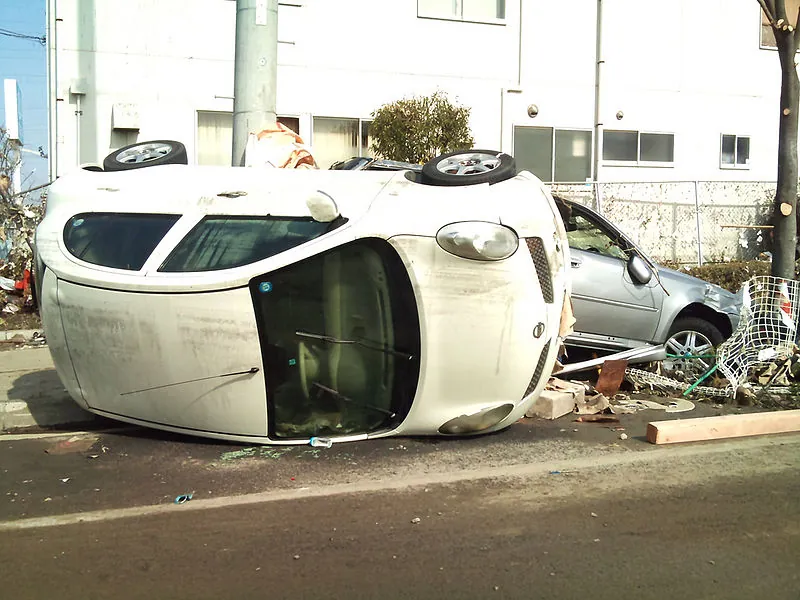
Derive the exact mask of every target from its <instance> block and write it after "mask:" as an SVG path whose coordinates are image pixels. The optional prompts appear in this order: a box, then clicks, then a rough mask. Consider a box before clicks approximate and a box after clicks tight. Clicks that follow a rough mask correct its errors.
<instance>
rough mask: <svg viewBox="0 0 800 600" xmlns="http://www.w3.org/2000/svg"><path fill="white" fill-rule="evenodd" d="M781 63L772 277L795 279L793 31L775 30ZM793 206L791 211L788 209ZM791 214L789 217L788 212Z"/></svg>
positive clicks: (799, 91) (797, 94) (798, 90)
mask: <svg viewBox="0 0 800 600" xmlns="http://www.w3.org/2000/svg"><path fill="white" fill-rule="evenodd" d="M775 40H776V42H777V46H778V56H779V57H780V61H781V106H780V108H781V113H780V128H779V132H778V189H777V194H776V196H775V229H774V239H773V252H772V275H773V276H775V277H782V278H784V279H794V277H795V272H794V270H795V266H794V264H795V263H794V260H795V247H796V246H797V215H796V212H797V125H798V105H800V80H798V77H797V67H796V65H795V53H796V51H797V46H796V44H795V40H794V32H792V31H788V32H787V31H783V30H776V31H775ZM785 205H788V206H789V207H791V211H788V210H787V208H786V206H785ZM787 212H788V213H789V214H786V213H787Z"/></svg>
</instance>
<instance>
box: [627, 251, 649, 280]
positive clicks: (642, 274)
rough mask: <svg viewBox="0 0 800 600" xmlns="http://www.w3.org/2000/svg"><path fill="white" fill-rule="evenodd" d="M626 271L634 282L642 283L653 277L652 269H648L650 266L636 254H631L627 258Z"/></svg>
mask: <svg viewBox="0 0 800 600" xmlns="http://www.w3.org/2000/svg"><path fill="white" fill-rule="evenodd" d="M628 273H630V275H631V279H633V281H634V283H640V284H642V285H644V284H645V283H648V282H649V281H650V280H651V279H652V278H653V271H651V270H650V267H649V266H647V263H646V262H644V260H642V257H641V256H639V255H638V254H631V257H630V258H629V259H628Z"/></svg>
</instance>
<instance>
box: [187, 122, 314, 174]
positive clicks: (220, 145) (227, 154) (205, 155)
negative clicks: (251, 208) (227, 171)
mask: <svg viewBox="0 0 800 600" xmlns="http://www.w3.org/2000/svg"><path fill="white" fill-rule="evenodd" d="M278 121H279V122H280V123H283V124H284V125H286V127H288V128H289V129H291V130H292V131H294V132H295V133H300V132H299V128H300V120H299V119H298V118H297V117H285V116H280V115H279V116H278ZM232 152H233V113H229V112H221V111H210V110H198V111H197V164H198V165H216V166H226V167H229V166H231V153H232Z"/></svg>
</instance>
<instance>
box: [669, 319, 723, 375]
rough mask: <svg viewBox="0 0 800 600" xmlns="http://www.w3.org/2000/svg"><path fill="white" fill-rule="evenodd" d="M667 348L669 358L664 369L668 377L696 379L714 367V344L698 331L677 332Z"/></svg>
mask: <svg viewBox="0 0 800 600" xmlns="http://www.w3.org/2000/svg"><path fill="white" fill-rule="evenodd" d="M665 346H666V348H667V355H668V358H667V359H666V360H665V361H664V362H663V367H664V371H665V372H666V374H667V375H670V376H674V377H680V376H684V377H686V378H692V379H696V378H698V377H700V376H701V375H703V374H704V373H705V372H706V371H708V370H709V369H710V368H711V367H712V366H713V365H714V358H713V356H712V355H713V354H714V344H713V343H712V342H711V340H710V339H708V338H707V337H706V336H705V335H703V334H702V333H699V332H697V331H691V330H689V331H677V332H675V333H673V334H672V335H671V336H670V338H669V339H668V340H667V341H666V343H665Z"/></svg>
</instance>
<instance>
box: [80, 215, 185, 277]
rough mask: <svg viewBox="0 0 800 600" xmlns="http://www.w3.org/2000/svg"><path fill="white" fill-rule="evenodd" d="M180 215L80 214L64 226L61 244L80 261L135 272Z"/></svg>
mask: <svg viewBox="0 0 800 600" xmlns="http://www.w3.org/2000/svg"><path fill="white" fill-rule="evenodd" d="M180 218H181V215H164V214H131V213H84V214H78V215H75V216H74V217H72V218H71V219H70V220H69V221H67V224H66V225H65V226H64V244H65V246H66V248H67V250H68V251H69V253H70V254H72V256H74V257H75V258H78V259H80V260H82V261H85V262H88V263H91V264H94V265H99V266H102V267H110V268H113V269H123V270H126V271H139V270H141V268H142V267H143V266H144V263H145V262H146V261H147V258H148V257H149V256H150V255H151V254H152V253H153V250H155V248H156V246H158V243H159V242H160V241H161V240H162V239H163V238H164V236H165V235H166V234H167V232H168V231H169V230H170V229H171V228H172V226H173V225H174V224H175V223H176V222H177V221H178V219H180Z"/></svg>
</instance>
